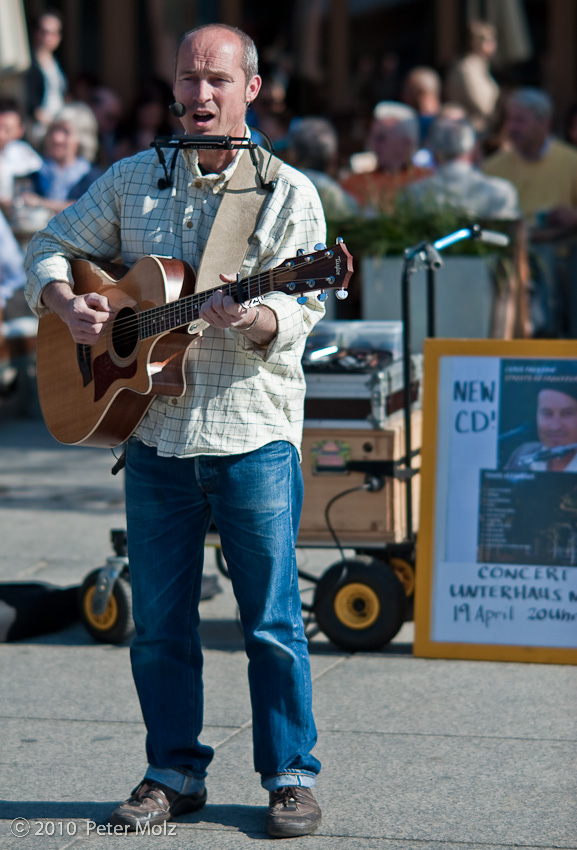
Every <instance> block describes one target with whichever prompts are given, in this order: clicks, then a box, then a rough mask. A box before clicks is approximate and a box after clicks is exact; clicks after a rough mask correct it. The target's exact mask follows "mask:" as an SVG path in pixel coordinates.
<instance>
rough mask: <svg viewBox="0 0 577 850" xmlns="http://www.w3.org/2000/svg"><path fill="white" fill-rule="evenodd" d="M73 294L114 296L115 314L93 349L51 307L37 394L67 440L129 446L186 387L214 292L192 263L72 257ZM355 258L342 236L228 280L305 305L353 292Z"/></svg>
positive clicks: (42, 328) (256, 293)
mask: <svg viewBox="0 0 577 850" xmlns="http://www.w3.org/2000/svg"><path fill="white" fill-rule="evenodd" d="M71 267H72V276H73V278H74V291H75V292H76V293H77V294H78V295H86V294H88V293H89V292H97V293H99V294H100V295H104V296H106V298H107V299H108V301H109V303H110V304H111V306H112V307H113V309H114V317H113V319H112V321H111V322H110V323H109V325H108V326H107V328H106V330H105V331H104V333H103V334H102V335H101V337H100V338H99V339H98V341H97V342H96V343H95V345H79V344H78V343H76V342H74V340H73V339H72V336H71V334H70V331H69V329H68V326H67V325H66V323H65V322H63V321H62V320H61V319H59V318H58V316H56V315H54V314H53V313H51V314H49V315H47V316H43V317H42V318H41V319H40V323H39V326H38V342H37V359H38V394H39V397H40V405H41V407H42V413H43V415H44V419H45V421H46V425H47V426H48V429H49V431H50V433H51V434H52V435H53V436H54V437H56V439H57V440H60V442H61V443H70V444H73V445H84V446H105V447H113V446H118V445H120V443H124V442H125V441H126V440H127V439H128V437H130V435H131V434H132V432H133V431H134V430H135V428H136V427H137V425H138V423H139V422H140V421H141V419H142V417H143V416H144V414H145V413H146V411H147V410H148V408H149V407H150V405H151V404H152V402H153V401H154V398H155V397H156V396H158V395H168V396H172V397H173V398H175V397H180V396H182V395H184V393H185V390H186V383H185V374H184V360H185V356H186V352H187V351H188V349H189V348H190V346H191V345H193V344H194V342H195V340H196V339H197V335H198V333H199V332H200V331H201V330H202V328H204V327H206V322H204V321H203V320H202V319H200V313H201V309H202V305H203V303H206V301H208V300H209V299H210V298H211V297H212V295H213V293H214V292H215V291H216V289H213V290H203V291H202V292H200V293H198V294H197V293H196V292H195V283H196V281H195V276H194V272H193V270H192V269H191V267H190V266H189V265H188V263H185V262H181V261H180V260H173V259H165V258H162V257H155V256H148V257H143V258H142V259H141V260H139V261H138V262H137V263H135V264H134V266H133V267H132V268H131V269H129V270H127V269H125V268H124V267H122V266H118V265H115V264H111V263H108V264H107V265H106V266H102V264H101V266H100V267H99V266H96V265H95V264H94V263H91V262H90V261H89V260H73V261H72V262H71ZM352 273H353V258H352V257H351V255H350V254H349V252H348V251H347V249H346V246H345V245H344V243H343V242H342V239H337V243H336V245H335V246H334V247H333V248H327V247H326V245H323V246H317V248H316V249H315V251H314V252H311V253H309V254H305V253H304V252H301V253H300V254H298V255H297V256H296V257H294V258H292V259H289V260H285V262H284V263H282V264H281V265H280V266H277V267H276V268H275V269H270V270H268V271H265V272H263V273H262V274H259V273H257V274H255V275H253V276H252V277H248V278H246V279H245V280H237V281H235V282H234V283H230V284H224V285H223V284H222V283H221V284H220V285H219V286H218V287H217V289H219V290H221V291H224V293H225V294H228V295H229V296H230V297H232V298H233V299H234V300H235V301H237V302H239V303H244V302H250V301H252V300H253V299H259V298H261V297H262V296H263V295H265V294H266V293H267V292H283V293H285V294H286V295H295V296H298V300H299V301H300V302H301V303H306V301H307V299H308V298H309V297H310V295H312V294H313V293H314V292H320V293H321V296H319V297H321V298H326V294H323V293H324V291H325V290H327V289H336V290H337V296H339V294H340V295H341V297H345V295H346V287H347V286H348V282H349V278H350V276H351V274H352Z"/></svg>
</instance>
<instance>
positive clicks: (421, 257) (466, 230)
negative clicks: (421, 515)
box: [397, 224, 509, 542]
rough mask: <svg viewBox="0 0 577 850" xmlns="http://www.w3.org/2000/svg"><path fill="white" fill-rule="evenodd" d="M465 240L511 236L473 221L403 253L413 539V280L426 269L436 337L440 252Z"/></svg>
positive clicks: (405, 474) (503, 240)
mask: <svg viewBox="0 0 577 850" xmlns="http://www.w3.org/2000/svg"><path fill="white" fill-rule="evenodd" d="M463 239H478V240H479V241H482V242H489V243H491V244H494V245H499V246H505V245H507V244H508V243H509V238H508V237H507V236H505V235H504V234H501V233H493V232H492V231H486V230H482V229H481V225H479V224H473V225H471V227H462V228H461V229H460V230H456V231H455V232H454V233H450V234H449V235H448V236H443V237H442V238H441V239H437V241H436V242H433V243H429V242H419V244H418V245H414V246H413V247H412V248H406V249H405V252H404V260H403V270H402V274H401V318H402V323H403V331H402V333H403V384H404V388H405V398H404V421H405V457H404V464H405V469H404V470H403V471H402V475H401V476H399V474H398V473H397V476H398V477H402V478H403V479H404V480H405V482H406V490H405V500H406V502H405V503H406V514H407V540H408V541H410V542H413V541H414V531H413V491H412V486H411V481H412V478H413V477H414V476H415V475H416V474H417V472H418V470H416V469H412V468H411V460H412V457H413V451H412V445H411V401H412V398H411V396H412V391H411V304H410V279H411V276H412V275H413V274H414V273H415V272H416V271H419V270H420V269H426V272H427V301H426V312H427V336H428V337H430V338H434V337H435V331H436V327H435V325H436V311H435V284H436V272H437V271H438V270H439V269H440V268H441V267H442V265H443V260H442V259H441V256H440V253H439V252H440V251H442V250H444V249H445V248H448V247H449V246H450V245H454V244H455V243H456V242H460V241H461V240H463Z"/></svg>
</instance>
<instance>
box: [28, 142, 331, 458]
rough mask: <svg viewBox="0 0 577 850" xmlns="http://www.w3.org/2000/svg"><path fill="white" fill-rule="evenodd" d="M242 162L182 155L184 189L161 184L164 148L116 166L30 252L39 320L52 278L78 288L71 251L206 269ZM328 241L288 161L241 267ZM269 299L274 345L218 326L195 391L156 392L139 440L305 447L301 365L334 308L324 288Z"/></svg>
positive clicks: (183, 452) (311, 195)
mask: <svg viewBox="0 0 577 850" xmlns="http://www.w3.org/2000/svg"><path fill="white" fill-rule="evenodd" d="M243 155H244V156H247V155H248V154H247V153H246V152H244V153H243ZM171 156H172V154H171ZM237 162H238V155H237V157H235V159H234V160H233V162H232V163H231V165H229V167H228V168H227V169H226V170H225V171H223V172H222V173H221V174H218V175H217V174H209V175H203V174H202V173H201V171H200V169H199V166H198V154H197V152H195V151H183V152H182V153H181V154H179V155H178V157H177V162H176V169H175V175H174V186H173V188H172V189H164V190H160V189H158V188H157V185H158V180H159V178H161V177H162V176H163V172H162V169H161V167H160V165H159V164H158V159H157V156H156V153H155V151H153V150H151V151H145V152H143V153H141V154H137V155H136V156H134V157H130V158H129V159H125V160H122V161H120V162H117V163H115V164H114V165H113V166H112V167H111V168H110V169H109V170H108V171H107V172H106V174H104V175H103V176H102V177H101V178H100V179H99V180H97V181H96V183H93V184H92V186H91V187H90V189H89V190H88V192H87V193H86V194H85V195H83V197H82V198H80V200H78V201H76V203H75V204H73V205H72V206H70V207H68V208H67V209H65V210H64V211H63V212H62V213H60V214H59V215H57V216H55V217H54V218H53V219H52V220H51V221H50V222H49V224H48V226H47V227H46V228H45V229H44V230H43V231H41V232H40V233H38V234H37V235H36V236H35V237H34V239H33V240H32V242H31V244H30V246H29V249H28V255H27V258H26V267H27V272H28V284H27V287H26V297H27V299H28V303H29V304H30V307H31V308H32V310H33V311H34V312H35V313H36V314H37V315H38V316H42V315H43V314H45V313H46V312H48V311H47V309H46V307H44V305H43V304H42V302H41V293H42V289H43V288H44V287H45V286H46V284H48V283H49V282H50V281H52V280H67V281H69V282H70V283H71V284H72V277H71V274H70V266H69V264H68V260H67V258H77V257H90V258H95V257H98V258H101V259H103V260H115V259H118V258H119V257H120V256H121V257H122V261H123V262H124V263H126V264H127V265H129V266H131V265H133V264H134V263H135V262H136V261H137V260H138V259H140V258H141V257H143V256H145V255H148V254H158V255H161V256H170V257H177V258H179V259H183V260H187V261H188V262H189V263H190V264H191V265H192V267H193V268H195V269H197V268H198V266H199V263H200V259H201V257H202V253H203V250H204V247H205V245H206V242H207V239H208V234H209V232H210V229H211V227H212V223H213V221H214V218H215V216H216V213H217V210H218V207H219V204H220V201H221V198H222V194H223V189H224V187H225V186H226V183H227V182H228V180H229V179H230V177H231V175H232V173H233V171H234V169H235V166H236V164H237ZM325 238H326V230H325V220H324V215H323V210H322V206H321V203H320V200H319V197H318V194H317V192H316V190H315V189H314V187H313V185H312V184H311V182H310V181H309V180H308V179H307V178H306V177H305V176H304V175H302V174H301V173H300V172H298V171H295V170H294V169H293V168H290V167H289V166H287V165H284V164H283V165H282V166H281V168H280V170H279V172H278V175H277V178H276V187H275V189H274V191H273V192H271V194H270V195H269V197H268V198H267V199H266V201H265V205H264V208H263V210H262V212H261V215H260V218H259V221H258V223H257V227H256V230H255V232H254V234H253V236H252V238H251V240H250V245H249V250H248V253H247V256H246V257H245V260H244V262H243V265H242V267H241V269H240V270H239V271H240V273H241V275H242V277H243V278H244V277H247V276H248V275H252V274H255V273H257V272H262V271H266V270H267V269H271V268H274V267H275V266H278V265H280V264H281V263H282V262H283V261H284V260H286V259H288V258H289V257H294V256H295V255H296V252H297V250H298V249H299V248H303V249H304V250H305V251H307V252H308V251H310V250H312V249H313V247H314V245H315V243H317V242H324V240H325ZM222 271H223V272H224V273H236V271H237V269H223V270H222ZM218 284H219V281H218V280H216V281H215V283H214V285H215V287H217V286H218ZM263 303H264V304H266V306H267V307H270V309H271V310H273V311H274V313H275V314H276V317H277V321H278V333H277V335H276V336H275V338H274V339H273V341H272V342H271V343H270V345H269V346H268V348H266V349H262V348H259V347H258V346H256V345H255V344H254V343H252V342H251V341H250V340H249V339H248V338H247V337H246V336H244V334H242V333H241V332H240V331H235V330H232V329H227V330H220V329H217V328H212V327H210V328H208V329H207V330H206V331H204V333H203V335H202V336H201V337H198V338H197V340H196V342H195V343H194V344H193V345H192V346H191V348H190V349H189V353H188V355H187V360H186V375H187V390H186V393H185V395H184V396H182V397H181V398H170V397H166V396H160V397H157V398H156V399H155V400H154V401H153V403H152V405H151V406H150V408H149V410H148V412H147V414H146V416H145V417H144V419H143V420H142V422H141V423H140V424H139V426H138V428H137V430H136V431H135V436H137V437H138V438H139V439H140V440H142V441H143V442H144V443H146V444H147V445H152V446H156V447H157V451H158V454H160V455H164V456H170V455H176V456H178V457H190V456H194V455H199V454H213V455H228V454H239V453H243V452H248V451H252V450H254V449H257V448H260V447H261V446H264V445H266V444H267V443H270V442H273V441H275V440H287V441H289V442H290V443H293V444H294V445H295V446H296V447H297V449H299V450H300V443H301V438H302V424H303V406H304V394H305V381H304V375H303V372H302V367H301V362H300V361H301V357H302V353H303V350H304V345H305V341H306V337H307V335H308V333H309V332H310V330H311V329H312V327H313V326H314V325H315V324H316V322H317V321H318V320H319V319H320V318H322V316H323V314H324V307H323V306H322V304H321V302H319V301H318V300H317V299H316V297H315V296H312V297H310V298H309V299H308V301H307V303H306V304H304V305H300V304H298V302H297V300H296V298H292V297H290V296H288V295H285V294H284V293H278V292H273V293H269V294H267V295H265V296H263Z"/></svg>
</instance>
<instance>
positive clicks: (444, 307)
mask: <svg viewBox="0 0 577 850" xmlns="http://www.w3.org/2000/svg"><path fill="white" fill-rule="evenodd" d="M402 268H403V259H402V257H363V262H362V276H361V316H362V318H363V319H390V320H394V319H396V320H399V319H401V318H402V317H401V272H402ZM493 290H494V287H493V280H492V276H491V273H490V269H489V266H488V263H487V258H482V257H443V267H442V268H441V269H439V270H438V271H437V272H436V274H435V319H436V321H435V324H436V333H435V335H436V336H438V337H458V338H466V339H484V338H487V337H489V336H490V329H491V316H492V310H493V298H494V291H493ZM410 303H411V317H410V319H411V350H412V351H413V352H420V351H422V349H423V339H424V338H425V336H426V328H427V314H426V305H427V274H426V271H424V270H422V271H418V272H416V273H415V274H413V275H411V282H410Z"/></svg>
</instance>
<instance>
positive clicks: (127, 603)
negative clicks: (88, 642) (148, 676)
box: [79, 570, 134, 643]
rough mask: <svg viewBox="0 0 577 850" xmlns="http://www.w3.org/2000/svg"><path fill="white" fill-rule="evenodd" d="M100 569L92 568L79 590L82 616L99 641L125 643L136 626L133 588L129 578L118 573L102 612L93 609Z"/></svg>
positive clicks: (90, 632)
mask: <svg viewBox="0 0 577 850" xmlns="http://www.w3.org/2000/svg"><path fill="white" fill-rule="evenodd" d="M99 573H100V570H93V571H92V572H91V573H89V574H88V575H87V576H86V578H85V579H84V581H83V583H82V586H81V587H80V590H79V603H80V619H81V620H82V622H83V623H84V626H85V627H86V630H87V631H88V633H89V634H90V635H91V636H92V637H93V638H94V640H97V641H98V642H99V643H122V641H123V640H125V638H127V637H128V635H129V634H131V632H132V631H133V630H134V620H133V619H132V588H131V586H130V581H129V580H128V579H127V578H125V577H124V576H122V575H121V576H119V577H118V578H117V579H116V582H115V583H114V588H113V590H112V593H111V594H110V599H109V600H108V604H107V606H106V610H105V611H104V613H103V614H94V613H93V611H92V597H93V596H94V590H95V587H96V582H97V580H98V574H99Z"/></svg>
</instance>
